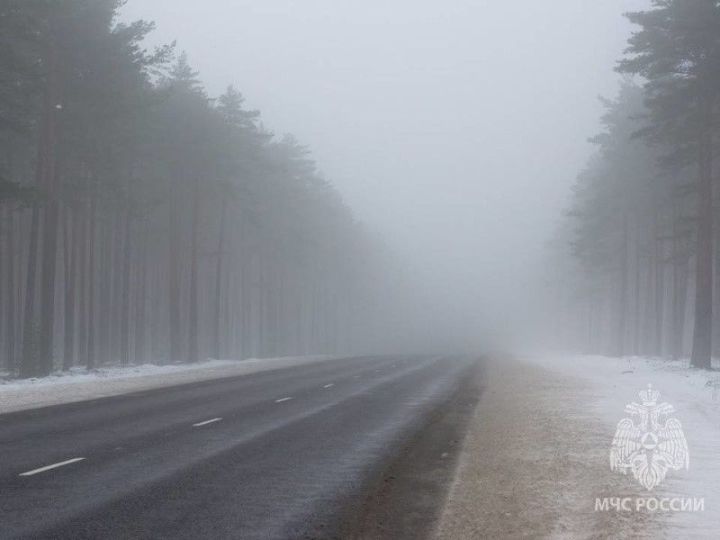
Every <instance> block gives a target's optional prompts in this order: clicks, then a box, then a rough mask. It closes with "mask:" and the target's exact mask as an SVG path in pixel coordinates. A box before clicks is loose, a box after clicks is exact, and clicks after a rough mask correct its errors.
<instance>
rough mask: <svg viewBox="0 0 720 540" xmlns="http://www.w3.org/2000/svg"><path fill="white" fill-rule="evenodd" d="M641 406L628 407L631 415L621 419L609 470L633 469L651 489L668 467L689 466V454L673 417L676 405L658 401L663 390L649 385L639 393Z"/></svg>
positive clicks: (645, 485) (661, 479)
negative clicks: (657, 389) (654, 388)
mask: <svg viewBox="0 0 720 540" xmlns="http://www.w3.org/2000/svg"><path fill="white" fill-rule="evenodd" d="M639 396H640V399H641V400H642V405H640V404H638V403H635V402H632V403H630V404H629V405H626V406H625V412H626V413H629V414H630V418H623V419H622V420H620V422H619V423H618V426H617V431H616V432H615V438H614V439H613V443H612V448H611V449H610V469H611V470H613V471H615V470H619V471H620V472H622V473H623V474H627V472H628V471H631V472H632V474H633V476H634V477H635V480H637V481H638V482H640V485H642V486H643V487H644V488H645V489H647V490H648V491H650V490H652V489H653V488H654V487H656V486H657V485H658V484H660V483H661V482H662V481H663V480H664V479H665V475H666V474H667V472H668V470H670V469H672V470H674V471H679V470H680V469H688V468H689V467H690V454H689V452H688V446H687V441H686V440H685V434H684V433H683V429H682V425H681V424H680V420H678V419H677V418H671V417H670V416H671V415H672V414H673V413H674V412H675V408H674V407H673V406H672V405H670V404H668V403H659V404H658V398H659V397H660V392H658V391H656V390H653V388H652V385H651V384H648V388H647V390H645V391H643V392H640V394H639Z"/></svg>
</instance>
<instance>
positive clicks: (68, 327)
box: [63, 212, 78, 370]
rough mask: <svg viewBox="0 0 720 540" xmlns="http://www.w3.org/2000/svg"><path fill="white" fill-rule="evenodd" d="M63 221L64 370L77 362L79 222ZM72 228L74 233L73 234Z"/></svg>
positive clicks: (68, 218) (74, 220)
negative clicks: (76, 293) (76, 310)
mask: <svg viewBox="0 0 720 540" xmlns="http://www.w3.org/2000/svg"><path fill="white" fill-rule="evenodd" d="M67 214H68V215H66V217H65V219H64V220H63V231H64V235H63V259H64V267H65V268H64V269H65V305H64V307H65V314H64V317H63V318H64V330H65V335H64V339H63V345H64V347H63V350H64V352H63V369H64V370H68V369H70V368H71V367H72V365H73V364H74V360H75V281H76V279H77V276H76V272H75V269H76V265H77V262H76V261H77V248H76V247H75V246H77V244H78V227H77V222H78V220H77V219H76V218H75V217H74V216H73V215H70V213H69V212H68V213H67ZM71 226H72V233H71V230H70V229H71Z"/></svg>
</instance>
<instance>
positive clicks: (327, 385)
mask: <svg viewBox="0 0 720 540" xmlns="http://www.w3.org/2000/svg"><path fill="white" fill-rule="evenodd" d="M333 386H335V383H330V384H326V385H325V386H323V388H332V387H333Z"/></svg>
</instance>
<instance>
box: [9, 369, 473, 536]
mask: <svg viewBox="0 0 720 540" xmlns="http://www.w3.org/2000/svg"><path fill="white" fill-rule="evenodd" d="M477 364H478V362H477V361H476V360H475V359H471V358H456V357H453V358H439V357H372V358H354V359H341V360H329V361H322V362H316V363H311V364H308V365H304V366H300V367H291V368H286V369H278V370H274V371H265V372H259V373H254V374H249V375H244V376H239V377H233V378H225V379H218V380H213V381H206V382H202V383H194V384H189V385H184V386H175V387H169V388H163V389H157V390H152V391H144V392H139V393H135V394H131V395H125V396H119V397H112V398H104V399H99V400H94V401H85V402H81V403H74V404H69V405H62V406H57V407H49V408H44V409H36V410H30V411H23V412H18V413H12V414H6V415H2V416H0V467H1V469H0V516H1V519H0V535H1V536H2V538H16V537H17V538H54V539H57V538H67V539H81V538H153V539H156V538H172V539H179V538H192V539H199V538H209V539H212V538H328V537H334V536H337V535H338V534H339V531H340V530H341V527H344V526H345V525H344V523H345V522H346V521H347V519H349V518H351V517H352V514H353V513H357V512H359V511H360V509H361V508H363V507H365V503H364V502H363V500H364V498H365V497H367V495H368V493H369V492H370V491H371V490H372V487H371V486H372V485H373V483H376V482H377V480H376V479H377V477H379V476H381V475H382V474H383V472H384V471H386V468H387V466H388V465H389V463H390V462H392V461H393V460H397V457H398V452H399V451H400V449H402V448H405V450H403V452H406V451H407V449H406V447H407V446H408V445H412V441H413V440H414V438H415V437H418V436H419V434H422V433H423V432H424V430H427V429H431V428H430V427H428V426H429V425H430V424H432V422H431V421H430V420H429V419H430V418H432V417H433V415H434V414H435V413H436V412H437V411H439V410H442V408H443V407H446V406H447V404H448V403H450V402H451V401H452V400H453V399H454V397H453V396H455V395H457V394H458V393H459V392H461V389H462V387H463V384H465V383H464V381H467V380H469V379H471V378H472V377H471V376H470V375H471V374H473V373H475V368H476V366H477ZM440 436H441V434H438V437H440ZM438 437H435V439H437V438H438ZM445 442H446V441H444V440H440V441H437V440H436V441H435V443H437V444H439V445H441V446H442V445H444V444H445ZM448 444H449V441H448ZM433 451H434V450H433ZM410 455H412V452H410ZM443 456H445V454H443ZM405 465H406V466H407V463H406V464H405ZM418 466H422V464H420V463H418Z"/></svg>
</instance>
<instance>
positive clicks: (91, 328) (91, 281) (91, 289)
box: [85, 194, 97, 369]
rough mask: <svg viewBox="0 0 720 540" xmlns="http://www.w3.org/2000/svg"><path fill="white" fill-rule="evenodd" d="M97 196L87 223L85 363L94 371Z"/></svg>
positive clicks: (93, 201)
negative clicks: (86, 332)
mask: <svg viewBox="0 0 720 540" xmlns="http://www.w3.org/2000/svg"><path fill="white" fill-rule="evenodd" d="M95 206H96V196H95V194H93V196H92V200H91V202H90V216H89V221H88V220H86V223H88V224H89V227H88V231H87V240H86V241H87V243H88V274H87V275H88V284H87V287H88V303H87V329H88V339H87V358H86V362H85V367H86V368H87V369H93V368H94V367H95V366H96V364H97V363H96V361H95V354H96V347H95V328H96V322H95V279H96V276H95V268H96V264H95V233H96V231H95V227H96V219H95V214H96V208H95Z"/></svg>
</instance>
